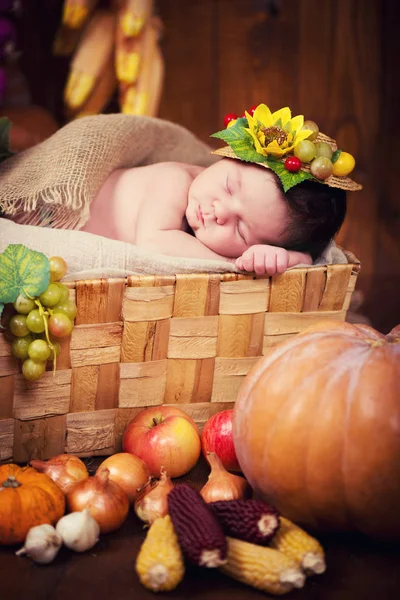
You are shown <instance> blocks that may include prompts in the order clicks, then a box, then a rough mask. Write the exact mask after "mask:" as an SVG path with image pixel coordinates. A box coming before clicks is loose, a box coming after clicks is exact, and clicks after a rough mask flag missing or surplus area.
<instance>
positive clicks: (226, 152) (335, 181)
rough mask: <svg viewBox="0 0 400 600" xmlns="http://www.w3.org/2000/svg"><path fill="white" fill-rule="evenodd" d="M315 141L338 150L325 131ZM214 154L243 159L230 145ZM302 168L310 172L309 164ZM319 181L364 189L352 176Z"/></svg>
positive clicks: (352, 189)
mask: <svg viewBox="0 0 400 600" xmlns="http://www.w3.org/2000/svg"><path fill="white" fill-rule="evenodd" d="M315 141H316V142H328V143H329V144H330V145H331V147H332V149H333V150H334V151H335V150H337V144H336V142H335V140H333V139H332V138H330V137H328V136H327V135H325V134H323V133H319V134H318V137H317V139H316V140H315ZM212 154H217V155H218V156H224V157H226V158H236V159H237V160H242V159H241V158H239V157H238V156H236V154H235V153H234V151H233V150H232V148H231V147H230V146H224V147H223V148H219V149H218V150H214V151H213V152H212ZM286 158H287V157H286V156H285V157H283V158H282V159H278V160H280V161H281V162H284V161H285V159H286ZM243 162H245V161H243ZM252 164H256V165H260V166H261V167H265V168H267V169H270V167H269V166H268V164H267V163H265V162H256V163H252ZM301 170H302V171H306V172H307V173H310V167H309V165H303V166H302V167H301ZM318 183H324V184H325V185H329V186H330V187H334V188H340V189H341V190H346V192H357V191H359V190H362V185H360V184H359V183H356V182H355V181H353V180H352V179H350V177H336V176H335V175H331V176H330V177H328V178H327V179H325V180H318Z"/></svg>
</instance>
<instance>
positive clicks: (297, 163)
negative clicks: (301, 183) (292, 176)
mask: <svg viewBox="0 0 400 600" xmlns="http://www.w3.org/2000/svg"><path fill="white" fill-rule="evenodd" d="M285 168H286V169H287V170H288V171H290V173H297V172H298V171H300V168H301V160H300V159H299V158H297V156H289V157H288V158H287V159H286V160H285Z"/></svg>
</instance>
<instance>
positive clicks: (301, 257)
mask: <svg viewBox="0 0 400 600" xmlns="http://www.w3.org/2000/svg"><path fill="white" fill-rule="evenodd" d="M235 264H236V267H237V268H238V269H240V270H242V271H248V272H250V273H256V274H257V275H264V274H266V275H269V276H270V277H271V276H272V275H276V274H282V273H284V272H285V271H286V269H288V268H289V267H295V266H296V265H300V264H306V265H312V259H311V256H310V255H309V254H306V253H305V252H295V251H294V250H285V248H278V247H276V246H267V245H266V244H258V245H256V246H250V248H248V249H247V250H246V251H245V252H243V254H242V256H240V257H239V258H238V259H237V260H236V261H235Z"/></svg>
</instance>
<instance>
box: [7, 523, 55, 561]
mask: <svg viewBox="0 0 400 600" xmlns="http://www.w3.org/2000/svg"><path fill="white" fill-rule="evenodd" d="M61 544H62V539H61V536H60V534H59V533H57V531H56V530H55V529H54V527H53V526H52V525H49V524H47V523H46V524H44V525H36V526H35V527H31V528H30V530H29V531H28V533H27V536H26V539H25V544H24V547H23V548H21V549H20V550H18V551H17V552H16V553H15V554H16V555H17V556H23V555H24V554H26V555H27V556H29V558H31V559H32V560H34V561H35V562H37V563H39V564H41V565H47V564H49V563H51V561H52V560H53V559H54V558H55V557H56V555H57V553H58V551H59V549H60V548H61Z"/></svg>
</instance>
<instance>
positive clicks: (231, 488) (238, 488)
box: [200, 452, 251, 502]
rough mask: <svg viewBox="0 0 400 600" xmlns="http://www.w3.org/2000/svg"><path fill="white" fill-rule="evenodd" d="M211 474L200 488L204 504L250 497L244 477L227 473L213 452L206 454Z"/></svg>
mask: <svg viewBox="0 0 400 600" xmlns="http://www.w3.org/2000/svg"><path fill="white" fill-rule="evenodd" d="M207 460H208V462H209V463H210V466H211V473H210V474H209V476H208V481H207V483H206V484H205V485H204V486H203V487H202V488H201V490H200V495H201V496H202V497H203V499H204V500H205V502H218V501H219V500H241V499H243V498H248V497H249V496H250V495H251V487H250V485H249V484H248V482H247V481H246V479H245V478H244V477H239V475H233V474H232V473H229V471H227V470H226V469H225V467H224V465H223V464H222V461H221V459H220V458H219V456H218V454H216V453H215V452H207Z"/></svg>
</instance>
